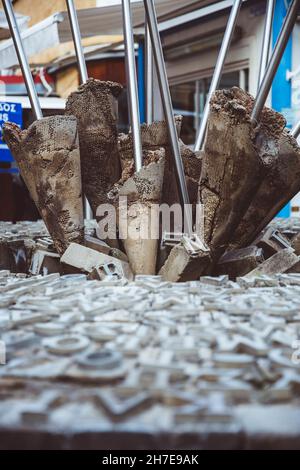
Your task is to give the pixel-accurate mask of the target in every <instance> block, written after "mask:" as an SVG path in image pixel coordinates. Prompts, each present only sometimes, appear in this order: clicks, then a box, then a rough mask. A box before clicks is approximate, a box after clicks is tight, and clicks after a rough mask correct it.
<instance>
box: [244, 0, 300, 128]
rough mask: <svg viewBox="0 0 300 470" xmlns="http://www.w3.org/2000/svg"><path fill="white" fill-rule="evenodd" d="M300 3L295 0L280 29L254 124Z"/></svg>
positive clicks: (253, 113)
mask: <svg viewBox="0 0 300 470" xmlns="http://www.w3.org/2000/svg"><path fill="white" fill-rule="evenodd" d="M299 5H300V0H293V1H292V3H291V4H290V6H289V9H288V11H287V14H286V17H285V20H284V22H283V25H282V28H281V30H280V33H279V36H278V39H277V41H276V44H275V47H274V50H273V53H272V56H271V59H270V61H269V64H268V66H267V70H266V73H265V75H264V78H263V81H262V83H261V86H260V88H259V91H258V94H257V97H256V100H255V103H254V107H253V110H252V114H251V121H252V123H253V124H256V123H257V122H258V121H259V118H260V114H261V112H262V110H263V107H264V105H265V102H266V99H267V97H268V94H269V92H270V89H271V86H272V82H273V80H274V77H275V74H276V72H277V69H278V67H279V64H280V61H281V58H282V56H283V53H284V50H285V48H286V45H287V42H288V40H289V37H290V34H291V32H292V30H293V27H294V25H295V23H296V20H297V16H298V8H299Z"/></svg>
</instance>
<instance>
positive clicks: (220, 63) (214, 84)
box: [195, 0, 243, 151]
mask: <svg viewBox="0 0 300 470" xmlns="http://www.w3.org/2000/svg"><path fill="white" fill-rule="evenodd" d="M242 2H243V0H235V2H234V4H233V6H232V9H231V12H230V16H229V19H228V23H227V27H226V30H225V33H224V37H223V41H222V45H221V49H220V52H219V56H218V60H217V63H216V66H215V70H214V74H213V78H212V81H211V84H210V88H209V92H208V95H207V97H206V103H205V107H204V111H203V115H202V119H201V124H200V129H199V132H198V135H197V139H196V144H195V150H196V151H198V150H201V149H202V147H203V144H204V139H205V134H206V127H207V120H208V115H209V102H210V98H211V96H212V94H213V93H214V92H215V91H216V89H217V88H218V86H219V83H220V80H221V76H222V70H223V67H224V62H225V58H226V55H227V52H228V49H229V46H230V43H231V40H232V36H233V32H234V28H235V25H236V21H237V18H238V14H239V11H240V8H241V5H242Z"/></svg>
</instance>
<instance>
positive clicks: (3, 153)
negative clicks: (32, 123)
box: [0, 101, 23, 163]
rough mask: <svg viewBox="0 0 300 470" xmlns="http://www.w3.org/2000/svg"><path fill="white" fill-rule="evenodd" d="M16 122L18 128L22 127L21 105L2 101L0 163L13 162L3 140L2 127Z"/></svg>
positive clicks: (0, 108) (0, 104)
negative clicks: (8, 122) (7, 123)
mask: <svg viewBox="0 0 300 470" xmlns="http://www.w3.org/2000/svg"><path fill="white" fill-rule="evenodd" d="M7 121H10V122H14V123H15V124H17V125H18V126H20V127H22V124H23V120H22V105H21V103H8V102H4V101H0V162H7V163H9V162H13V161H14V159H13V156H12V154H11V152H10V150H9V148H8V147H7V145H6V144H5V143H4V142H3V139H2V127H3V125H4V124H5V123H6V122H7Z"/></svg>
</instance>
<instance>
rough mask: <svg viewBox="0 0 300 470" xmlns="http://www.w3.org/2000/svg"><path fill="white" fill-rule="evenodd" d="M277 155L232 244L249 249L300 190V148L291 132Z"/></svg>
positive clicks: (282, 137)
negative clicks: (246, 246)
mask: <svg viewBox="0 0 300 470" xmlns="http://www.w3.org/2000/svg"><path fill="white" fill-rule="evenodd" d="M275 149H276V152H275V154H274V155H273V156H272V161H271V162H270V165H269V166H268V169H267V173H266V175H265V177H264V178H263V181H262V182H261V184H260V186H259V188H258V190H257V192H256V194H255V195H254V197H253V199H252V202H251V204H250V206H249V208H248V209H247V212H246V213H245V215H244V217H243V218H242V220H241V221H240V223H239V225H238V227H237V229H236V231H235V233H234V235H233V237H232V239H231V243H232V245H234V246H245V245H247V244H249V243H252V242H253V240H254V239H255V237H256V236H257V235H258V234H259V233H260V231H261V230H262V229H263V228H265V227H266V225H267V224H268V223H269V222H270V221H271V220H272V219H273V217H275V215H276V214H277V213H278V212H279V211H280V210H281V209H282V208H283V207H284V206H285V205H286V204H287V203H288V202H289V201H290V200H291V199H292V197H294V196H295V195H296V194H297V193H298V192H299V191H300V147H299V146H298V144H297V142H296V140H295V139H294V138H293V137H291V136H290V134H289V132H288V131H287V130H283V131H282V134H281V135H280V137H279V141H278V145H277V146H276V148H275Z"/></svg>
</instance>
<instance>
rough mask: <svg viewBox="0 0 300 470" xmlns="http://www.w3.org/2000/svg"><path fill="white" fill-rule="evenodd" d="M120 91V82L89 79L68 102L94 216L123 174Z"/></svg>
mask: <svg viewBox="0 0 300 470" xmlns="http://www.w3.org/2000/svg"><path fill="white" fill-rule="evenodd" d="M121 91H122V86H121V85H120V84H118V83H114V82H104V81H100V80H96V79H93V78H90V79H89V80H88V81H87V82H86V83H85V84H84V85H81V86H80V87H79V88H78V90H77V91H75V92H73V93H71V95H70V96H69V98H68V100H67V103H66V114H71V115H74V116H76V118H77V120H78V132H79V142H80V155H81V172H82V186H83V192H84V194H85V195H86V196H87V198H88V200H89V202H90V204H91V207H92V210H93V213H94V215H96V211H97V207H98V206H99V205H100V204H103V203H105V202H107V192H108V191H109V190H110V188H111V187H112V185H113V184H114V183H116V182H117V181H118V180H119V178H120V176H121V166H120V160H119V153H118V146H117V140H118V139H117V97H118V96H119V94H120V93H121Z"/></svg>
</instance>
